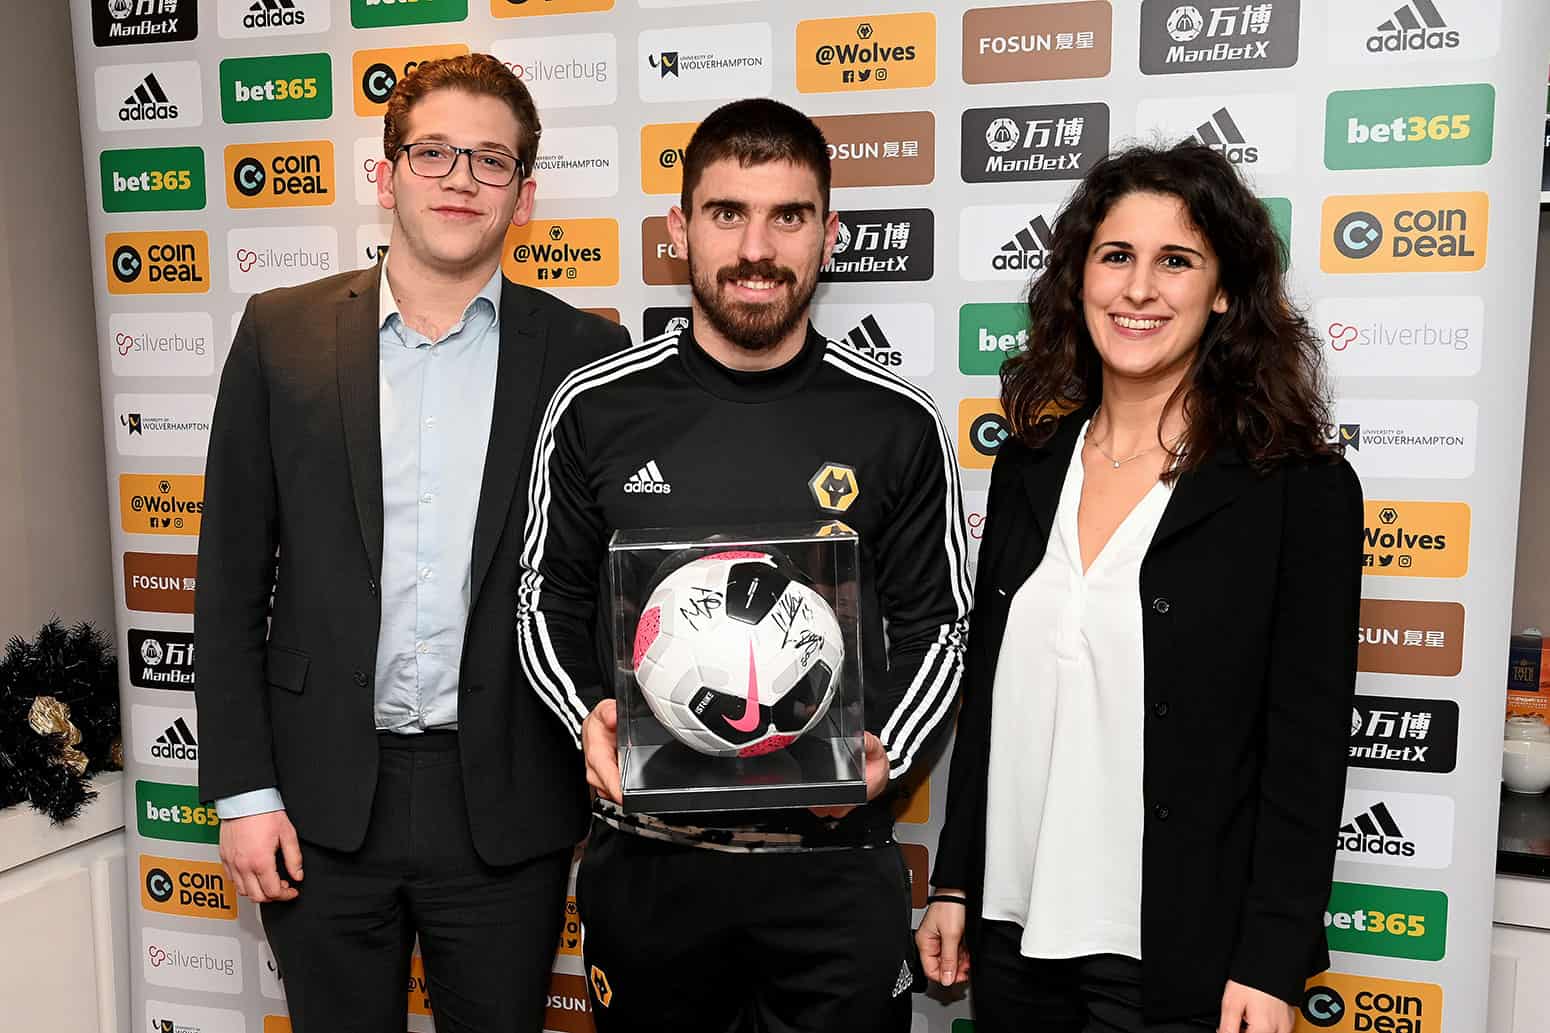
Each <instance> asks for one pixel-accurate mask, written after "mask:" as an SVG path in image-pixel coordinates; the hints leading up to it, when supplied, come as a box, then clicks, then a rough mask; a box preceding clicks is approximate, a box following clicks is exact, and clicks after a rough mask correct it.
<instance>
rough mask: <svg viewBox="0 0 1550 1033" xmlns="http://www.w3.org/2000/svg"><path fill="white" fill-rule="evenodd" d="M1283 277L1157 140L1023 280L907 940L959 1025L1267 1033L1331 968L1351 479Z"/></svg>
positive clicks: (1350, 629) (1106, 179)
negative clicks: (1024, 318)
mask: <svg viewBox="0 0 1550 1033" xmlns="http://www.w3.org/2000/svg"><path fill="white" fill-rule="evenodd" d="M1283 277H1284V256H1283V253H1282V250H1281V245H1280V244H1279V242H1278V239H1277V237H1276V234H1275V231H1274V229H1273V228H1272V226H1271V223H1270V220H1269V217H1268V215H1267V214H1266V212H1265V209H1264V208H1263V206H1262V205H1261V204H1260V203H1259V201H1258V200H1257V199H1256V198H1255V197H1254V196H1253V194H1252V193H1251V192H1250V191H1249V190H1248V188H1247V187H1246V186H1245V185H1244V183H1243V182H1242V180H1241V179H1240V178H1239V176H1238V174H1237V172H1236V171H1235V170H1234V169H1233V167H1232V166H1231V165H1230V164H1229V163H1228V162H1227V161H1226V160H1225V158H1223V157H1222V156H1221V155H1220V154H1218V153H1216V152H1214V151H1211V150H1209V149H1208V148H1205V147H1203V146H1200V145H1197V144H1192V143H1186V144H1180V145H1178V146H1176V147H1172V148H1168V149H1165V150H1159V149H1155V148H1145V147H1138V148H1133V149H1131V150H1129V151H1125V152H1122V153H1120V154H1117V155H1112V156H1110V157H1109V158H1107V159H1105V160H1104V161H1103V162H1101V163H1099V164H1098V165H1097V166H1096V167H1095V168H1094V169H1093V170H1092V171H1091V172H1089V174H1088V175H1087V177H1086V178H1085V180H1084V181H1083V183H1082V184H1081V186H1080V187H1079V188H1078V190H1077V191H1076V193H1075V194H1074V195H1073V197H1072V199H1071V201H1070V202H1069V204H1068V205H1067V207H1066V209H1065V210H1064V212H1063V213H1062V216H1061V218H1060V221H1059V223H1058V224H1057V226H1056V229H1055V233H1054V239H1053V243H1052V247H1051V258H1050V263H1049V266H1048V267H1047V269H1046V271H1045V272H1044V274H1043V276H1042V277H1041V278H1040V279H1039V280H1037V281H1036V282H1035V283H1034V285H1033V287H1032V288H1031V289H1030V294H1029V310H1030V317H1031V323H1030V326H1031V328H1032V333H1031V335H1030V341H1029V348H1028V350H1027V352H1026V353H1025V354H1024V355H1022V356H1019V357H1017V358H1014V359H1011V360H1009V361H1008V362H1007V363H1006V365H1005V366H1004V367H1003V370H1002V403H1003V407H1004V409H1005V411H1006V414H1007V417H1008V421H1009V423H1010V424H1011V427H1012V431H1013V436H1012V437H1010V438H1008V439H1007V440H1006V442H1005V443H1004V444H1003V445H1002V446H1001V449H1000V452H999V454H998V455H997V457H996V463H995V467H994V470H993V472H992V475H991V484H990V493H989V499H988V503H987V516H986V523H985V534H984V538H983V541H982V543H981V546H980V554H979V567H978V578H977V587H976V595H975V610H974V619H973V622H972V627H971V631H970V636H969V644H968V659H967V666H966V671H965V678H964V691H963V710H962V713H961V714H960V717H959V724H958V733H957V740H956V746H955V747H954V750H953V759H952V768H951V780H950V784H949V790H948V799H947V813H946V818H945V822H944V826H943V829H942V836H941V841H940V843H939V845H938V848H937V858H936V866H935V869H934V871H933V873H932V883H933V887H934V892H933V894H932V897H931V900H932V903H931V906H930V907H929V909H928V910H927V913H926V916H925V918H924V919H923V921H922V924H921V928H920V930H919V932H918V934H917V941H918V943H919V946H920V949H921V955H922V961H923V963H924V966H925V969H926V972H927V974H928V976H930V977H931V978H932V979H934V980H937V981H939V982H941V983H942V984H944V985H951V984H953V983H961V982H964V981H966V980H972V983H973V986H972V1000H973V1004H974V1007H975V1013H976V1018H977V1020H978V1027H977V1028H978V1029H979V1030H980V1033H1000V1031H1002V1030H1013V1029H1015V1030H1018V1031H1030V1033H1042V1031H1049V1033H1056V1031H1068V1030H1069V1031H1073V1033H1074V1031H1078V1030H1097V1029H1101V1030H1127V1031H1128V1030H1142V1029H1145V1030H1148V1031H1161V1030H1175V1029H1178V1030H1184V1029H1194V1030H1199V1029H1202V1028H1219V1029H1220V1030H1222V1031H1224V1033H1226V1031H1231V1033H1239V1031H1240V1030H1248V1031H1250V1033H1290V1030H1291V1029H1292V1025H1293V1019H1294V1010H1293V1005H1294V1004H1295V1003H1296V1002H1299V1001H1300V1000H1301V998H1302V993H1303V987H1304V983H1305V981H1306V979H1307V978H1308V977H1309V976H1310V975H1313V974H1315V973H1317V972H1319V971H1322V970H1323V969H1325V968H1327V967H1328V964H1329V954H1328V951H1327V949H1326V947H1325V941H1324V925H1323V914H1324V910H1325V908H1326V907H1327V905H1328V901H1329V890H1330V880H1331V875H1332V871H1333V865H1334V853H1335V838H1336V831H1337V828H1338V825H1339V818H1340V810H1341V804H1342V795H1343V790H1344V785H1345V770H1346V758H1347V748H1348V732H1349V727H1348V722H1349V715H1350V713H1351V705H1352V696H1353V693H1354V691H1355V681H1356V644H1357V640H1356V632H1357V609H1358V604H1359V599H1360V586H1361V548H1362V547H1361V536H1362V524H1363V520H1362V497H1361V488H1360V485H1359V483H1358V482H1357V479H1356V476H1355V474H1354V473H1353V472H1352V470H1351V468H1350V466H1349V465H1348V464H1347V463H1346V462H1345V460H1344V459H1343V458H1341V456H1340V455H1339V454H1338V449H1337V448H1336V447H1335V446H1332V445H1330V444H1328V443H1327V441H1328V428H1329V409H1328V402H1327V399H1326V397H1325V395H1324V394H1323V388H1322V376H1321V363H1320V358H1319V342H1318V338H1317V337H1316V336H1315V335H1314V333H1313V332H1312V331H1311V329H1310V328H1309V326H1308V324H1307V322H1306V321H1305V320H1304V319H1303V318H1302V317H1301V316H1300V315H1299V314H1297V312H1296V311H1295V310H1294V309H1293V307H1292V305H1291V304H1290V302H1289V300H1288V297H1287V293H1286V290H1285V287H1284V283H1283ZM1061 412H1063V413H1065V415H1063V416H1052V415H1050V414H1051V413H1061ZM1111 552H1112V553H1113V555H1112V556H1111V555H1109V553H1111ZM1105 585H1106V586H1107V590H1108V594H1107V595H1104V594H1103V592H1104V591H1105V590H1106V589H1105ZM1116 585H1118V586H1119V589H1118V590H1114V589H1115V586H1116ZM1025 586H1027V587H1028V591H1026V592H1023V593H1022V594H1021V595H1019V590H1020V589H1022V588H1024V587H1025ZM993 715H995V720H994V721H993V720H992V717H993ZM993 772H994V774H993ZM1009 829H1010V830H1013V831H1010V832H1009V831H1008V830H1009ZM1030 844H1037V847H1036V849H1035V848H1033V847H1032V846H1030ZM987 871H988V872H989V873H990V874H989V881H990V883H991V884H990V885H987ZM1008 915H1010V916H1011V917H1010V918H1008ZM1089 915H1090V916H1092V917H1091V920H1090V921H1089V920H1087V918H1086V916H1089ZM971 958H972V966H971V963H970V960H971Z"/></svg>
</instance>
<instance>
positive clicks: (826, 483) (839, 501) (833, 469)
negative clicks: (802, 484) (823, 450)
mask: <svg viewBox="0 0 1550 1033" xmlns="http://www.w3.org/2000/svg"><path fill="white" fill-rule="evenodd" d="M807 486H808V488H809V489H810V490H811V491H812V493H813V501H814V502H816V503H818V508H819V509H822V510H826V511H828V512H830V513H843V512H845V511H846V510H847V509H849V508H850V507H851V506H852V505H853V504H854V503H855V501H856V498H857V497H858V496H859V495H860V494H861V484H860V482H859V481H858V480H857V479H856V471H855V468H854V467H850V466H846V465H845V464H844V463H825V464H824V465H823V466H821V467H819V468H818V472H817V473H815V474H813V477H812V479H811V480H810V481H808V482H807Z"/></svg>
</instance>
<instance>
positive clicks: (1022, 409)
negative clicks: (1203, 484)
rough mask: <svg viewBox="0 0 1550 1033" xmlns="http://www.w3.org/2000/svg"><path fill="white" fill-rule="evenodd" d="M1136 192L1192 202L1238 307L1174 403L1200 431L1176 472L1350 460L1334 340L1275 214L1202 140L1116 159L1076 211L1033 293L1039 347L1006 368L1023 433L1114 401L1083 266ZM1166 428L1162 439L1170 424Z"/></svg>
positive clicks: (1215, 330) (1203, 344)
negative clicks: (1328, 382)
mask: <svg viewBox="0 0 1550 1033" xmlns="http://www.w3.org/2000/svg"><path fill="white" fill-rule="evenodd" d="M1133 193H1151V194H1162V195H1165V196H1171V197H1177V198H1178V199H1179V200H1180V201H1182V202H1183V204H1184V208H1185V210H1186V211H1187V212H1188V213H1189V218H1190V220H1191V221H1192V222H1193V224H1194V226H1195V227H1196V229H1197V230H1198V231H1199V232H1200V234H1201V236H1203V237H1204V238H1205V239H1206V240H1207V241H1208V242H1209V243H1210V245H1211V249H1212V250H1213V251H1215V252H1216V255H1217V259H1218V263H1217V264H1218V267H1219V270H1220V283H1221V287H1222V290H1223V291H1224V292H1225V293H1226V295H1227V299H1228V301H1227V311H1226V312H1225V313H1222V314H1217V313H1215V312H1213V313H1211V314H1210V316H1209V318H1208V319H1207V321H1206V326H1205V330H1204V331H1203V332H1202V333H1201V337H1200V346H1199V350H1198V351H1197V353H1196V356H1195V361H1194V363H1193V364H1192V366H1191V368H1190V370H1189V372H1188V373H1187V374H1186V375H1185V377H1184V379H1183V381H1181V382H1180V384H1179V387H1178V389H1177V390H1175V392H1174V394H1173V397H1172V398H1170V399H1169V400H1168V405H1169V406H1170V407H1171V406H1173V405H1174V404H1182V405H1183V407H1184V408H1183V414H1184V417H1185V424H1186V427H1187V429H1186V431H1185V434H1184V438H1183V440H1182V441H1181V442H1180V443H1179V444H1178V446H1177V451H1176V453H1175V455H1176V457H1177V458H1178V460H1179V461H1178V463H1177V464H1175V465H1174V466H1173V467H1172V469H1171V470H1170V472H1169V474H1167V475H1166V476H1168V477H1173V476H1176V475H1177V474H1178V473H1181V472H1183V471H1185V470H1189V469H1193V468H1195V467H1197V466H1198V465H1199V464H1200V463H1202V462H1204V461H1205V459H1206V458H1207V457H1208V456H1210V455H1211V454H1212V453H1213V452H1215V451H1216V450H1217V449H1218V448H1221V447H1223V446H1226V447H1230V448H1234V449H1236V450H1237V451H1239V452H1240V453H1241V454H1242V456H1243V458H1244V459H1246V460H1247V461H1248V462H1250V463H1251V464H1252V465H1253V466H1254V467H1255V468H1257V469H1259V470H1262V471H1263V470H1267V469H1269V468H1271V467H1273V466H1275V465H1277V464H1278V463H1280V462H1282V461H1284V460H1287V459H1293V458H1311V457H1314V456H1328V455H1331V454H1333V453H1334V452H1336V450H1337V449H1336V447H1335V446H1334V445H1332V444H1330V443H1329V442H1328V440H1327V437H1326V435H1327V428H1328V427H1329V425H1330V424H1329V420H1330V406H1329V399H1328V396H1327V394H1326V393H1325V385H1324V376H1323V364H1322V360H1321V357H1320V348H1321V345H1320V342H1319V338H1318V336H1317V335H1316V334H1315V333H1314V331H1313V328H1312V327H1310V326H1309V325H1308V321H1307V320H1306V319H1305V318H1303V316H1302V315H1301V313H1299V312H1298V311H1297V310H1296V309H1295V308H1293V306H1292V303H1291V300H1290V299H1289V298H1288V297H1287V292H1286V285H1285V282H1284V274H1285V271H1286V255H1285V252H1284V249H1283V245H1282V244H1281V242H1280V238H1279V237H1278V236H1277V235H1276V232H1275V228H1274V227H1273V226H1272V225H1271V222H1270V215H1269V212H1268V211H1267V210H1266V209H1265V206H1264V205H1263V204H1261V203H1260V201H1259V199H1258V198H1256V197H1255V196H1254V194H1253V193H1252V192H1251V191H1250V190H1249V188H1248V186H1247V184H1245V183H1244V181H1243V179H1242V178H1241V177H1240V176H1239V175H1238V172H1237V170H1236V169H1234V168H1233V166H1232V165H1231V164H1230V163H1229V162H1228V161H1227V159H1226V158H1224V157H1223V156H1222V155H1221V154H1219V153H1218V152H1216V151H1213V150H1211V149H1210V148H1209V147H1206V146H1204V145H1202V144H1199V143H1196V142H1194V141H1185V142H1183V143H1179V144H1176V145H1174V146H1172V147H1167V148H1159V147H1151V146H1134V147H1130V148H1128V149H1126V150H1123V151H1120V152H1118V153H1115V154H1111V155H1109V156H1108V157H1106V158H1104V159H1103V160H1102V161H1100V162H1099V163H1098V164H1097V165H1095V166H1093V168H1092V169H1091V171H1089V172H1088V173H1087V176H1086V177H1085V178H1084V179H1083V180H1082V182H1081V184H1080V185H1079V186H1078V187H1077V189H1076V192H1075V193H1074V194H1073V195H1072V197H1071V200H1070V201H1069V202H1067V204H1066V206H1065V208H1064V209H1063V210H1062V212H1061V214H1060V218H1059V220H1058V221H1057V222H1056V224H1055V230H1054V234H1053V239H1052V242H1051V245H1050V248H1049V260H1048V264H1047V265H1046V267H1045V272H1044V274H1043V275H1042V276H1040V277H1039V278H1038V279H1037V280H1035V281H1034V283H1033V285H1032V286H1031V287H1030V288H1029V291H1028V316H1029V324H1028V325H1029V328H1030V329H1029V335H1028V349H1027V351H1025V352H1024V353H1022V354H1020V355H1017V356H1015V357H1013V358H1011V359H1008V360H1007V362H1006V363H1005V364H1004V365H1003V366H1002V367H1001V405H1002V408H1003V410H1004V411H1005V413H1006V416H1007V419H1008V421H1009V422H1010V423H1011V426H1012V431H1013V433H1015V434H1016V435H1017V436H1018V437H1019V438H1020V439H1022V440H1023V441H1025V442H1027V443H1028V444H1030V445H1039V444H1042V443H1043V442H1045V441H1047V440H1048V439H1049V438H1050V436H1051V435H1052V434H1054V432H1055V426H1056V421H1057V418H1058V415H1057V414H1059V413H1062V412H1066V411H1069V410H1071V409H1076V408H1081V407H1083V406H1095V405H1097V403H1098V402H1100V401H1101V400H1102V399H1101V396H1102V362H1101V360H1100V359H1099V356H1098V351H1097V348H1096V347H1095V346H1094V345H1093V341H1092V337H1091V336H1090V335H1089V334H1088V331H1087V321H1086V318H1085V317H1084V315H1083V311H1082V272H1083V269H1084V267H1085V266H1086V262H1087V252H1088V250H1089V248H1090V247H1091V246H1092V240H1093V234H1094V233H1095V232H1096V231H1097V229H1098V226H1099V224H1100V223H1101V222H1102V221H1103V219H1104V217H1105V216H1106V215H1107V214H1108V212H1109V210H1110V209H1111V208H1112V207H1113V206H1114V204H1115V203H1116V202H1118V201H1119V200H1120V199H1121V198H1122V197H1125V196H1126V195H1127V194H1133ZM1158 433H1159V441H1160V439H1161V424H1159V427H1158ZM1164 444H1165V445H1166V443H1164Z"/></svg>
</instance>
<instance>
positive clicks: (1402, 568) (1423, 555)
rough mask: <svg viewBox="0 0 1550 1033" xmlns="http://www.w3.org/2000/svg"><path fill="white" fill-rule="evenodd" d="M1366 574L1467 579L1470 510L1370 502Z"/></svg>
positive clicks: (1433, 504) (1440, 504)
mask: <svg viewBox="0 0 1550 1033" xmlns="http://www.w3.org/2000/svg"><path fill="white" fill-rule="evenodd" d="M1364 505H1365V507H1366V521H1365V523H1366V526H1365V527H1364V528H1363V529H1362V572H1363V573H1365V574H1387V575H1391V576H1400V577H1463V576H1464V575H1465V574H1467V573H1468V572H1469V506H1468V505H1467V504H1466V503H1463V502H1412V501H1397V500H1395V501H1390V500H1386V499H1368V500H1367V501H1366V503H1365V504H1364Z"/></svg>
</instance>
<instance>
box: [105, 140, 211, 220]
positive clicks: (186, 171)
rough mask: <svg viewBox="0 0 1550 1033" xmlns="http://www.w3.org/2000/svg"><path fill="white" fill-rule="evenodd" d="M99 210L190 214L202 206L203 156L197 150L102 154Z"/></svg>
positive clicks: (144, 149) (139, 150)
mask: <svg viewBox="0 0 1550 1033" xmlns="http://www.w3.org/2000/svg"><path fill="white" fill-rule="evenodd" d="M98 164H99V165H100V167H101V171H102V210H103V211H105V212H110V213H118V212H192V211H198V210H200V209H201V208H203V207H204V206H205V156H204V151H202V150H200V149H199V148H198V147H142V148H138V149H135V150H121V151H103V152H102V154H101V155H100V157H99V159H98Z"/></svg>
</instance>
